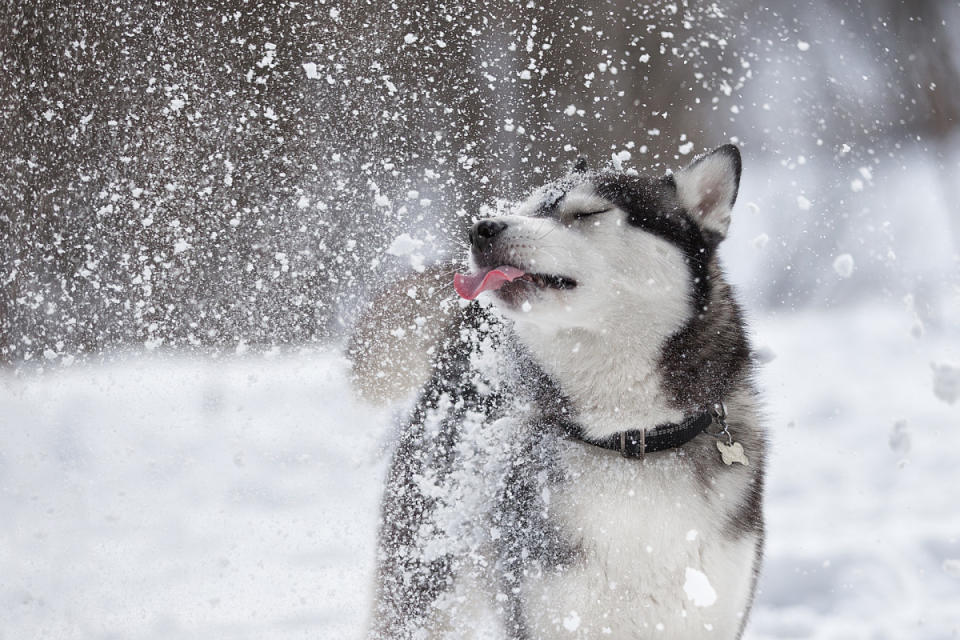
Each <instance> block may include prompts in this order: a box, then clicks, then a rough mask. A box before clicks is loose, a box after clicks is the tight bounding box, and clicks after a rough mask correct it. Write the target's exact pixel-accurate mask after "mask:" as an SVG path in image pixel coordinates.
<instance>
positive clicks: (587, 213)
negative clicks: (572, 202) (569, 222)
mask: <svg viewBox="0 0 960 640" xmlns="http://www.w3.org/2000/svg"><path fill="white" fill-rule="evenodd" d="M611 209H613V207H607V208H606V209H597V210H596V211H580V212H578V213H575V214H573V219H574V220H583V219H584V218H589V217H590V216H595V215H597V214H600V213H606V212H607V211H610V210H611Z"/></svg>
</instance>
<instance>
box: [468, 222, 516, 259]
mask: <svg viewBox="0 0 960 640" xmlns="http://www.w3.org/2000/svg"><path fill="white" fill-rule="evenodd" d="M506 228H507V225H506V223H504V222H498V221H497V220H481V221H480V222H478V223H476V224H475V225H473V227H472V228H471V229H470V244H472V245H473V246H474V247H475V248H476V249H477V251H486V250H487V249H489V248H490V245H491V244H493V239H494V238H496V237H497V236H498V235H500V234H501V233H503V230H504V229H506Z"/></svg>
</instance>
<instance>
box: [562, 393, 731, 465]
mask: <svg viewBox="0 0 960 640" xmlns="http://www.w3.org/2000/svg"><path fill="white" fill-rule="evenodd" d="M726 417H727V411H726V407H724V405H723V403H718V404H717V405H715V408H713V409H711V410H709V411H704V412H703V413H698V414H695V415H692V416H690V417H689V418H687V419H686V420H684V421H683V422H668V423H666V424H661V425H657V426H656V427H654V428H652V429H633V430H631V431H621V432H620V433H615V434H613V435H612V436H607V437H606V438H600V439H593V438H588V437H586V436H584V435H583V432H582V431H580V430H579V429H578V430H577V432H575V433H572V434H571V436H572V437H573V438H575V439H577V440H580V441H581V442H584V443H586V444H590V445H593V446H595V447H600V448H601V449H608V450H610V451H619V452H620V455H622V456H623V457H624V458H643V457H644V456H645V455H646V454H648V453H655V452H657V451H665V450H667V449H675V448H677V447H679V446H681V445H684V444H686V443H688V442H690V441H691V440H693V439H694V438H696V437H697V436H698V435H700V434H701V433H703V432H704V431H706V430H707V429H709V428H710V425H712V424H713V423H714V422H716V423H717V424H718V425H719V426H720V427H721V431H720V432H719V433H717V434H711V435H715V436H716V437H718V438H719V437H722V436H726V437H727V440H728V443H727V444H728V445H729V444H732V438H731V437H730V432H729V431H728V430H727V423H726ZM721 451H722V450H721ZM727 464H729V463H727Z"/></svg>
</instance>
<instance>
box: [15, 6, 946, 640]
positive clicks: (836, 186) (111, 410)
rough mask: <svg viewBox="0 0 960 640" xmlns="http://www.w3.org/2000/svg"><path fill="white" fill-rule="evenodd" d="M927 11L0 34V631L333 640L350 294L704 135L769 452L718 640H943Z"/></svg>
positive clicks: (696, 597) (693, 580)
mask: <svg viewBox="0 0 960 640" xmlns="http://www.w3.org/2000/svg"><path fill="white" fill-rule="evenodd" d="M948 4H949V3H934V2H927V3H902V2H895V1H894V0H876V1H875V2H870V3H820V2H815V1H813V0H803V1H801V2H797V3H789V4H784V5H783V6H780V5H777V7H776V11H774V10H772V9H771V5H770V3H762V2H759V1H756V0H748V1H747V2H746V3H734V2H717V3H713V2H710V3H693V2H687V3H683V2H661V1H656V2H649V3H609V2H607V3H604V2H591V3H586V4H576V5H571V4H566V3H541V4H535V3H531V4H527V3H515V2H507V1H506V0H493V1H491V2H484V3H454V4H449V3H447V4H445V5H436V6H434V5H428V4H427V3H423V2H413V1H407V0H404V1H399V2H393V3H385V4H382V6H377V7H375V8H374V7H372V5H368V4H364V3H335V2H320V3H304V2H292V1H291V2H288V1H286V0H270V1H269V2H266V3H259V4H256V5H253V4H247V3H226V4H223V3H221V4H209V3H194V2H187V1H185V0H158V1H157V2H152V3H135V2H129V1H127V0H106V1H105V2H101V3H90V2H86V3H85V2H79V1H78V0H76V1H74V0H70V1H67V2H59V3H53V2H47V1H41V2H35V3H30V2H11V3H9V7H8V10H7V11H5V12H4V14H3V17H2V18H0V25H2V27H3V34H4V37H3V39H2V42H0V68H2V69H3V71H4V81H3V82H0V98H2V99H0V125H2V127H0V128H2V132H3V133H2V135H0V154H2V158H3V166H4V168H5V169H4V171H5V173H4V178H3V180H0V239H2V240H3V242H2V244H0V253H2V256H3V258H2V261H0V294H2V295H0V380H2V383H0V440H2V442H3V443H4V445H3V447H2V450H0V475H2V478H3V487H4V491H2V492H0V506H2V507H3V512H4V514H5V524H0V539H3V540H4V541H5V543H4V548H5V549H6V551H7V553H6V555H4V554H3V553H0V574H2V575H3V576H4V581H3V584H0V607H2V610H3V611H4V612H5V615H4V616H0V617H2V618H3V625H2V626H3V628H2V629H0V635H3V636H4V637H6V636H7V635H9V636H10V637H18V638H19V637H37V636H40V635H43V636H48V637H57V638H80V637H101V636H102V637H138V638H139V637H143V638H153V637H157V638H160V637H162V638H181V637H183V638H186V637H224V636H229V637H238V638H243V637H251V638H252V637H257V638H285V637H294V636H296V637H302V636H313V637H330V638H361V637H363V629H362V628H361V626H362V623H361V622H359V620H360V619H361V618H362V617H363V615H362V614H363V611H365V610H366V606H367V604H366V601H365V598H367V597H368V594H369V589H368V587H369V584H370V582H371V580H372V578H371V576H370V571H371V567H370V562H371V558H372V555H373V548H374V542H373V539H374V531H375V527H376V517H377V509H378V507H377V495H378V494H379V491H380V484H381V480H382V475H383V473H384V464H385V458H386V455H387V454H386V453H385V450H386V447H385V446H384V443H386V442H389V441H390V439H391V435H390V433H389V425H390V424H391V417H390V415H388V414H389V410H373V409H371V408H370V407H367V406H365V405H363V404H361V403H357V402H354V401H353V400H352V399H351V393H352V391H351V389H350V388H349V387H348V385H347V378H348V374H347V369H346V365H345V363H344V362H343V360H342V356H341V354H340V353H339V352H338V351H337V350H338V349H339V348H340V346H341V345H343V344H344V343H345V342H346V341H347V339H348V337H349V335H350V332H351V328H352V326H353V323H354V321H355V319H356V317H357V316H358V314H359V313H360V312H361V310H362V309H364V308H365V307H366V304H367V303H368V301H369V300H370V298H371V295H372V294H373V292H375V291H377V290H379V289H380V288H382V287H383V286H385V285H388V284H389V283H391V282H395V281H397V280H398V279H401V278H405V277H408V276H410V275H411V274H412V273H423V272H425V271H426V270H427V269H428V268H429V267H430V266H431V265H434V264H437V263H441V262H445V263H451V267H450V272H451V273H452V271H453V269H454V266H453V265H458V266H462V262H463V256H464V250H463V249H464V243H465V242H466V231H467V229H468V228H469V227H470V225H471V224H473V223H474V222H475V221H476V220H477V219H479V218H481V217H485V216H487V215H491V214H494V213H508V212H509V211H510V207H511V203H512V202H513V201H514V200H515V199H516V198H517V197H518V196H519V195H521V194H523V193H525V192H527V191H528V190H530V189H531V188H533V187H536V186H538V185H540V184H542V183H543V182H544V181H545V180H546V179H547V178H552V177H556V176H559V175H562V174H563V173H564V172H566V171H567V170H568V168H569V167H570V166H572V164H573V162H574V161H575V160H576V159H577V158H578V157H581V156H582V157H584V158H586V159H587V161H588V163H589V166H590V168H591V169H596V170H607V169H614V170H623V171H639V172H643V173H650V174H652V175H665V174H667V173H668V172H671V171H675V170H677V169H678V168H679V167H681V166H683V165H684V164H686V163H687V162H689V161H690V160H691V159H692V158H693V157H695V155H696V154H697V153H700V152H701V151H702V150H705V149H709V148H713V147H715V146H717V145H720V144H723V143H727V142H735V143H736V144H738V145H739V146H740V148H741V151H742V153H743V160H744V162H743V177H742V181H741V184H740V194H739V199H738V202H737V204H736V206H735V207H734V210H733V213H732V217H731V227H730V230H729V232H728V237H727V239H726V240H725V241H724V243H723V244H722V245H721V246H720V249H719V251H720V254H721V257H722V258H723V260H724V262H725V265H726V267H727V269H728V272H729V275H730V280H731V281H732V282H733V283H734V284H735V286H736V288H737V292H738V296H739V297H740V299H742V300H743V303H744V307H745V315H746V317H747V318H748V319H749V321H750V323H751V326H752V327H753V328H754V331H755V334H756V335H755V346H754V349H753V351H752V355H753V359H754V361H755V362H756V363H758V364H759V365H762V366H761V369H762V372H761V374H760V375H761V378H762V382H763V383H764V384H763V386H764V396H765V398H766V399H767V401H768V402H769V404H770V407H771V418H770V427H771V433H770V438H771V441H772V444H773V447H772V449H773V452H774V453H773V455H774V458H773V460H772V464H771V472H770V474H771V475H770V494H769V501H768V514H769V524H770V526H769V529H768V535H767V552H766V556H767V560H766V563H765V565H764V567H763V569H762V573H761V578H760V587H761V588H760V593H759V595H758V599H757V603H756V606H755V610H754V613H753V618H752V622H751V626H750V627H748V631H747V634H746V635H745V638H747V639H753V640H773V639H774V638H777V639H780V638H788V637H810V638H815V639H817V640H826V639H827V638H835V637H854V636H856V637H878V638H879V637H891V638H892V637H897V638H906V637H919V636H918V634H920V635H922V636H923V637H925V638H932V639H935V640H939V639H940V638H949V637H956V636H957V634H958V633H960V627H958V622H957V619H956V615H955V611H954V610H953V609H954V608H955V607H954V605H953V603H955V602H956V601H957V600H958V599H960V547H958V542H957V536H956V531H958V530H960V521H958V519H957V516H956V513H957V510H956V509H955V506H956V505H955V504H953V503H951V502H950V500H954V498H953V494H951V493H950V492H949V491H944V487H955V486H960V475H958V467H957V465H956V464H955V461H954V460H953V457H955V452H956V451H957V447H958V446H960V441H958V439H957V438H958V435H957V434H958V433H960V423H958V422H957V420H956V415H955V409H956V405H957V401H958V400H960V365H958V364H956V363H957V362H960V350H958V345H960V333H958V331H960V329H958V326H960V325H958V323H957V318H958V317H960V226H958V225H957V223H956V207H955V205H954V201H955V197H954V193H953V187H952V185H955V184H956V183H957V180H958V178H960V146H958V140H960V129H958V125H957V123H958V122H960V90H958V87H960V83H958V82H957V78H958V77H960V68H958V65H957V57H956V46H955V43H956V42H957V41H958V40H960V30H958V29H960V12H958V10H957V9H956V7H952V6H948ZM374 9H375V10H374ZM854 255H855V256H856V263H855V262H854V257H853V256H854ZM586 258H589V256H585V259H586ZM831 268H832V271H831ZM452 295H453V294H452V293H451V292H450V291H449V290H446V289H444V288H443V286H441V285H438V286H437V287H436V289H435V290H427V288H425V287H420V288H417V287H405V288H404V290H403V297H404V298H406V299H408V300H409V301H411V304H413V305H415V306H417V305H419V306H417V313H416V314H414V315H413V316H411V317H410V318H400V317H399V315H400V314H397V315H398V317H394V316H391V315H390V314H389V313H387V312H386V311H387V310H385V312H384V314H383V320H384V327H383V335H382V336H381V339H382V340H384V341H385V340H389V339H390V338H392V339H395V340H397V341H399V342H401V343H404V341H411V342H410V343H409V344H414V342H412V341H413V340H414V338H416V337H417V336H418V335H420V334H421V333H422V332H423V331H424V329H430V328H431V322H430V318H432V317H433V316H431V315H430V313H429V311H431V310H433V309H435V308H437V307H439V306H440V305H441V304H444V303H445V301H447V300H448V299H450V298H451V296H452ZM431 305H434V306H431ZM531 309H532V307H531V305H530V303H529V302H525V303H524V307H523V310H524V311H530V310H531ZM416 348H418V349H419V348H420V344H419V343H416ZM427 349H428V347H424V350H425V351H426V350H427ZM573 351H574V353H577V352H579V351H580V344H579V343H578V344H577V346H576V347H574V348H573ZM408 373H409V372H406V371H400V372H399V375H400V376H401V377H403V376H405V375H407V374H408ZM392 410H399V409H398V408H397V407H392ZM344 425H347V427H348V428H346V429H345V428H344ZM951 456H952V457H951ZM798 461H802V466H798V465H799V464H800V463H798ZM798 471H799V472H798ZM478 486H479V485H478ZM456 512H457V505H450V513H451V517H454V516H455V515H456ZM824 522H829V523H831V526H829V527H824V526H823V523H824ZM701 537H702V535H701V534H698V533H697V532H696V531H693V530H691V531H690V532H689V533H688V534H687V541H688V542H690V543H691V544H699V543H700V541H701ZM64 559H66V561H65V560H64ZM701 569H703V567H700V568H693V567H691V568H688V569H687V570H686V572H685V575H684V576H683V577H682V579H681V578H678V580H677V581H676V584H674V585H672V586H673V588H674V589H675V590H676V592H677V594H678V597H682V598H686V599H688V601H689V602H690V603H691V606H695V607H709V606H711V605H712V604H713V603H714V602H715V601H716V600H717V598H718V597H722V596H723V594H717V593H716V591H715V590H714V588H713V586H712V585H711V584H710V581H709V579H708V578H707V576H706V575H705V573H704V572H703V571H701ZM358 603H362V605H361V604H358ZM582 616H583V617H585V613H584V611H582V610H581V612H580V613H579V614H578V613H577V612H576V611H572V610H571V611H568V612H567V613H565V614H563V615H562V617H560V618H559V619H558V620H556V623H557V624H558V626H559V627H562V628H563V629H565V630H566V631H567V632H569V634H571V637H573V636H575V635H576V632H578V631H579V632H580V633H582V632H583V629H584V627H585V625H586V623H585V622H584V621H583V620H582V619H581V617H582ZM918 629H919V631H918ZM705 635H709V634H705Z"/></svg>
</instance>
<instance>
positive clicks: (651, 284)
mask: <svg viewBox="0 0 960 640" xmlns="http://www.w3.org/2000/svg"><path fill="white" fill-rule="evenodd" d="M739 183H740V152H739V151H738V149H737V147H735V146H733V145H725V146H722V147H719V148H717V149H715V150H714V151H712V152H710V153H708V154H705V155H703V156H700V157H698V158H696V159H695V160H694V161H693V162H692V163H690V165H688V166H687V167H686V168H684V169H683V170H681V171H679V172H678V173H676V174H673V175H668V176H665V177H644V176H636V175H628V174H625V173H621V172H612V171H603V172H589V171H586V168H585V167H584V166H583V164H581V163H578V164H577V166H575V167H574V170H573V171H571V173H570V174H569V175H567V176H565V177H564V178H562V179H560V180H557V181H555V182H552V183H549V184H547V185H545V186H543V187H541V188H540V189H538V190H536V191H535V192H534V193H533V194H531V195H530V196H529V197H528V198H527V199H526V200H525V201H523V202H522V203H521V204H520V205H518V206H517V207H516V209H515V210H514V211H513V212H511V214H510V215H505V216H499V217H496V218H489V219H486V220H481V221H479V222H477V223H476V224H475V225H474V226H473V227H472V229H471V230H470V243H471V250H470V263H471V267H472V273H471V274H469V275H460V274H458V275H457V277H456V279H455V286H456V289H457V292H458V293H459V294H460V295H461V296H462V297H464V298H468V299H473V298H475V297H476V296H478V295H480V294H481V293H483V292H485V291H490V292H491V294H492V295H493V297H494V301H495V303H496V304H497V306H498V307H500V309H501V310H502V311H503V312H504V313H505V315H507V316H509V317H511V318H513V319H514V320H515V321H516V322H517V323H533V324H535V325H538V326H540V327H542V328H548V327H552V328H557V329H559V328H574V327H583V328H596V329H600V330H606V329H611V328H613V327H615V326H617V325H618V324H621V323H625V322H629V323H630V324H631V326H638V325H637V323H638V322H639V323H642V322H644V321H649V322H654V323H655V324H657V325H658V326H660V325H664V326H670V325H677V326H680V325H682V324H683V323H684V322H685V321H686V320H687V319H688V318H689V317H690V316H691V314H693V313H695V312H696V311H695V310H696V309H697V308H698V307H702V305H703V304H704V303H705V296H706V295H707V292H708V291H709V282H708V280H709V270H708V265H709V263H710V261H711V260H712V259H713V256H714V254H715V250H716V247H717V245H718V244H719V242H720V241H721V240H722V239H723V238H724V236H725V235H726V232H727V228H728V226H729V224H730V212H731V209H732V207H733V204H734V202H735V201H736V197H737V190H738V187H739Z"/></svg>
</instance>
